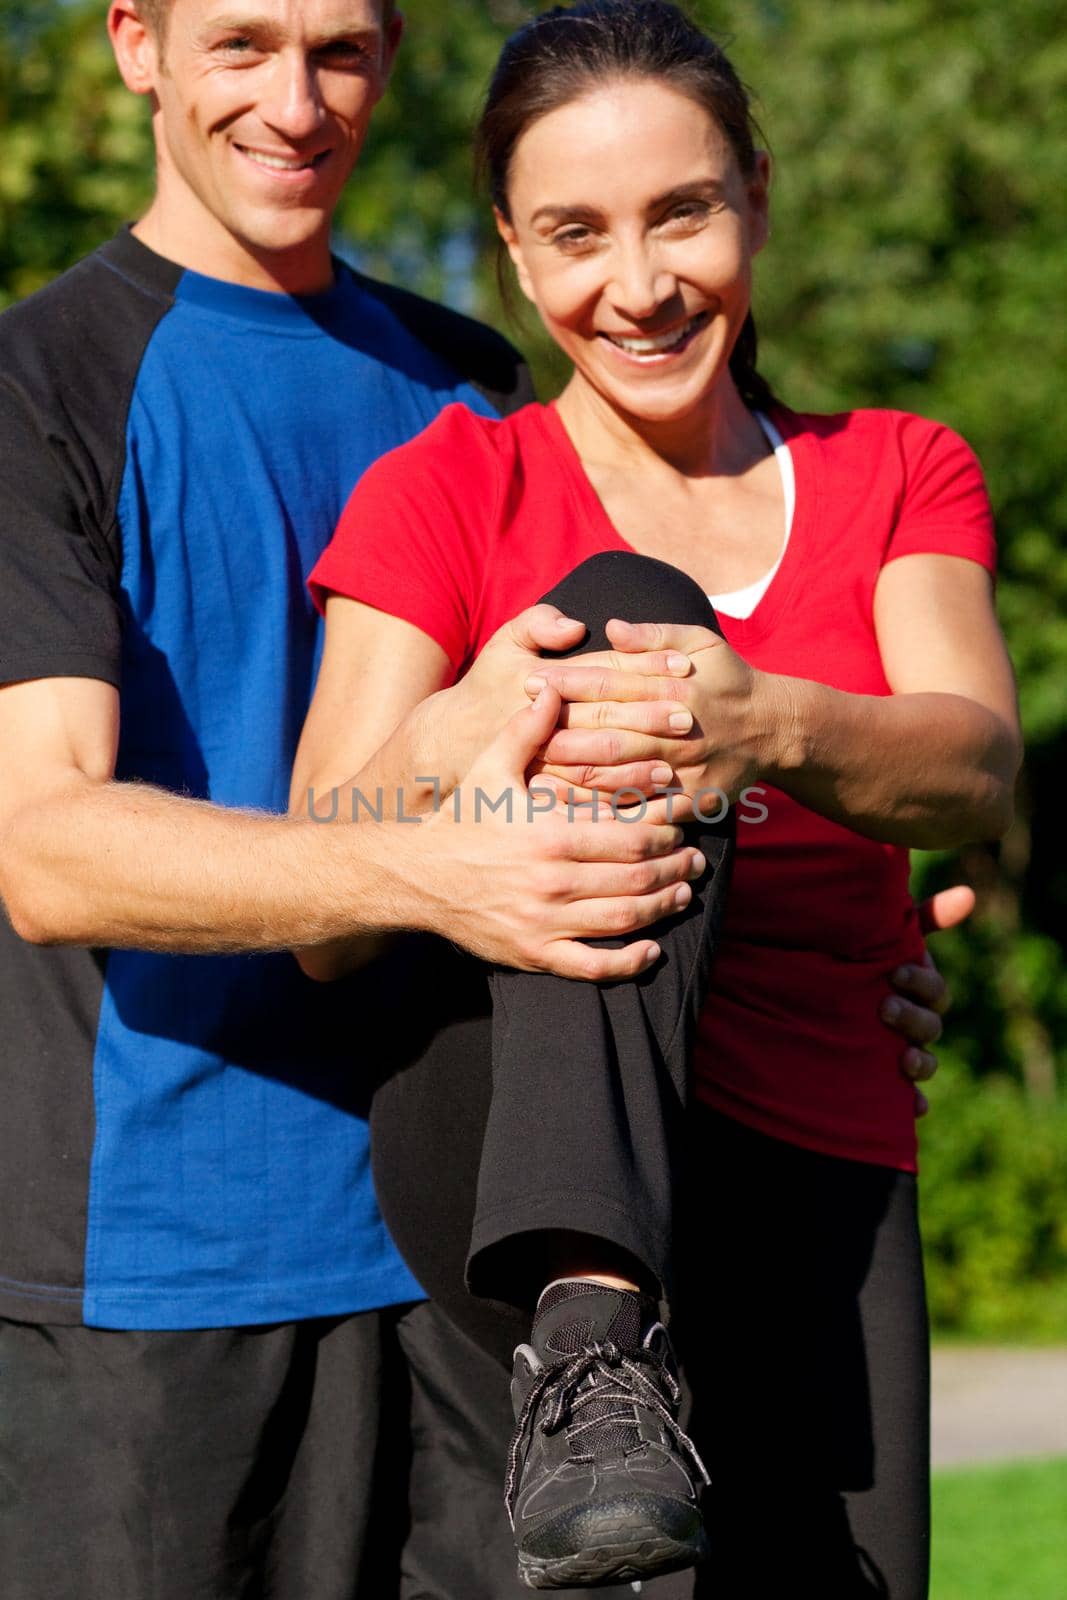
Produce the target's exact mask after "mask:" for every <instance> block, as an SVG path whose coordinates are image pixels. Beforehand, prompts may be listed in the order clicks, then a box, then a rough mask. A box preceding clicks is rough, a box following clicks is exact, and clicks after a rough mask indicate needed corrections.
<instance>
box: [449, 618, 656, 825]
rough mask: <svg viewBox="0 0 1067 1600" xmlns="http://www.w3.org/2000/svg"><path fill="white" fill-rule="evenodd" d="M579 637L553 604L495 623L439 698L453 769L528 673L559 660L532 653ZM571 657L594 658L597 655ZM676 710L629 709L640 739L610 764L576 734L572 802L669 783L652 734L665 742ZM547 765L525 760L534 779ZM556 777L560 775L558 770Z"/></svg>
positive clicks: (508, 707) (496, 726)
mask: <svg viewBox="0 0 1067 1600" xmlns="http://www.w3.org/2000/svg"><path fill="white" fill-rule="evenodd" d="M584 634H585V624H584V623H583V622H580V621H576V620H575V619H573V618H570V617H565V616H564V615H563V613H562V612H561V611H559V610H558V609H557V608H556V607H555V606H551V605H544V604H542V605H536V606H529V607H528V608H527V609H526V610H525V611H523V612H520V614H519V615H518V616H517V617H513V618H512V620H511V621H510V622H506V623H505V624H504V625H503V627H501V628H498V630H497V632H496V633H495V634H494V635H493V637H492V638H491V639H490V640H489V643H488V644H487V645H486V646H485V648H484V650H483V651H482V652H481V654H480V655H479V657H478V659H477V660H476V661H475V662H474V664H473V666H472V667H471V669H470V671H469V672H468V673H467V674H466V676H465V677H464V678H462V679H461V680H460V681H459V683H457V684H455V685H453V687H452V688H451V689H449V690H448V691H446V696H443V697H442V711H444V709H445V705H446V703H447V709H448V718H449V732H450V745H451V748H452V751H453V759H454V765H455V770H456V771H457V772H463V771H465V770H466V768H467V767H468V766H469V765H470V763H471V761H473V760H474V759H475V757H476V756H477V755H478V753H479V752H480V751H481V750H482V749H484V747H485V745H486V743H487V742H488V741H489V740H491V739H493V738H495V736H496V735H497V733H498V732H499V731H500V729H501V728H503V727H504V725H505V723H506V722H507V721H508V720H509V718H510V717H512V716H513V715H514V714H515V712H516V711H518V710H519V709H520V708H521V707H522V706H523V705H525V704H526V703H527V695H526V693H525V685H526V683H527V682H528V680H529V679H530V676H531V673H535V672H541V671H542V670H543V669H544V668H546V667H549V666H556V665H558V666H560V667H562V666H564V665H566V663H565V662H559V663H555V662H544V661H543V660H542V658H541V654H540V652H541V651H542V650H550V651H560V650H569V649H573V648H574V646H575V645H577V644H580V643H581V640H582V637H583V635H584ZM576 659H578V660H580V661H585V660H589V661H595V660H597V659H599V658H598V657H593V656H588V657H580V658H576ZM587 709H588V710H589V712H590V720H589V724H588V726H590V727H596V726H597V724H596V721H595V717H596V712H597V707H595V706H592V707H588V708H587ZM678 709H679V707H678V706H672V707H670V708H669V709H668V708H664V707H662V706H652V707H649V706H640V707H634V709H633V711H632V713H631V718H632V720H633V721H634V723H635V726H636V727H637V728H639V729H640V730H641V736H640V738H635V739H634V740H633V751H634V753H633V754H632V755H630V754H627V755H625V756H623V757H622V758H621V759H620V760H618V761H615V760H613V759H601V756H602V755H603V756H605V757H610V754H611V752H610V750H609V749H608V748H607V747H606V745H605V744H604V742H603V741H601V740H598V739H596V738H595V736H589V735H587V736H586V737H585V739H584V740H581V739H580V740H579V741H578V742H577V743H576V744H575V745H573V746H572V748H573V749H574V750H575V752H576V753H575V756H574V759H575V761H576V762H577V763H579V764H580V771H576V772H574V773H572V774H570V775H569V776H568V777H567V778H566V782H567V784H568V785H570V786H572V787H573V788H574V789H575V790H576V792H577V794H578V798H580V799H581V798H587V797H588V796H589V795H590V794H591V793H592V791H593V790H597V791H600V792H603V793H614V792H617V791H621V790H623V789H636V790H639V791H640V792H641V793H642V794H645V795H652V794H654V793H655V791H656V789H657V788H666V787H667V785H668V784H669V783H670V782H671V768H670V767H669V766H667V765H666V764H665V763H664V761H663V760H662V758H661V757H659V756H658V755H657V753H656V750H655V747H654V745H655V740H656V737H657V736H661V737H663V738H665V739H669V736H670V734H671V727H670V723H669V720H668V716H669V710H674V711H677V710H678ZM566 710H567V708H565V712H564V716H565V715H566ZM601 726H602V724H601ZM552 770H554V769H552V768H551V766H550V764H549V762H548V760H547V758H545V759H539V760H536V761H535V762H534V763H533V764H532V765H531V767H530V773H529V776H530V777H531V778H536V777H538V776H540V775H541V774H542V773H546V772H551V771H552ZM557 775H559V776H563V769H562V768H560V769H558V772H557Z"/></svg>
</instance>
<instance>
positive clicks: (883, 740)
mask: <svg viewBox="0 0 1067 1600" xmlns="http://www.w3.org/2000/svg"><path fill="white" fill-rule="evenodd" d="M874 620H875V629H876V632H877V637H878V644H879V648H880V650H881V655H882V663H883V667H884V670H885V675H886V678H887V679H888V681H889V685H890V688H891V689H892V691H893V692H892V694H891V695H889V696H877V695H856V694H847V693H844V692H842V691H841V690H837V689H829V688H827V687H826V686H825V685H823V684H818V683H810V682H807V681H806V680H803V679H796V678H779V679H777V680H772V681H771V682H770V683H769V684H765V685H764V686H763V687H764V689H766V690H769V691H770V694H771V696H772V698H773V699H774V700H775V701H776V702H777V704H778V706H779V715H778V720H777V728H776V730H775V731H773V732H772V734H771V736H770V739H769V744H770V749H769V751H768V760H767V761H766V763H765V764H764V765H763V772H762V775H763V776H764V777H766V778H767V780H768V781H769V782H771V783H774V784H776V785H777V786H778V787H780V788H782V789H784V790H785V791H786V792H787V793H788V794H790V795H792V796H793V798H794V799H796V800H799V801H801V803H802V804H804V805H806V806H808V807H810V808H811V810H813V811H817V812H819V813H821V815H823V816H825V817H830V818H832V819H833V820H834V821H836V822H842V823H844V824H845V825H846V826H847V827H850V828H852V829H854V830H855V831H856V832H857V833H862V834H864V835H866V836H867V837H868V838H872V839H879V840H882V841H884V842H886V843H890V844H900V845H910V846H913V847H915V848H918V849H950V848H952V847H953V846H955V845H959V844H962V843H965V842H967V841H970V840H975V839H992V838H999V837H1000V836H1001V835H1002V834H1003V833H1005V832H1006V831H1007V829H1008V827H1009V825H1010V823H1011V819H1012V810H1013V794H1014V787H1015V779H1016V776H1017V774H1018V771H1019V766H1020V763H1021V760H1022V735H1021V731H1020V727H1019V714H1018V704H1017V697H1016V692H1015V679H1014V675H1013V673H1012V668H1011V662H1010V661H1009V659H1008V653H1007V650H1006V648H1005V645H1004V641H1003V638H1002V636H1001V633H1000V629H999V627H998V625H997V619H996V612H995V610H994V605H993V583H992V579H991V578H990V576H989V574H988V573H987V572H986V571H985V569H984V568H982V567H980V566H979V565H978V564H977V563H976V562H973V561H967V560H964V559H962V558H961V557H959V556H946V555H908V556H902V557H900V559H899V560H896V561H892V562H890V563H889V564H888V565H887V566H886V567H884V568H883V569H882V572H881V574H880V576H879V579H878V584H877V588H876V590H875V601H874ZM759 693H760V686H759V684H758V683H757V684H755V685H754V686H753V694H754V696H755V697H756V699H757V700H758V698H759Z"/></svg>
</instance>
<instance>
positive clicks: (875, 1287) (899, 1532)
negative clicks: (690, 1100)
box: [671, 1106, 930, 1600]
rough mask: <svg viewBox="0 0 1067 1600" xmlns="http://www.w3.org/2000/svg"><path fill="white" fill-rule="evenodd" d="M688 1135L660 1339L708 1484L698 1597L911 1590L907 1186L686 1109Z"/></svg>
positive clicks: (923, 1328)
mask: <svg viewBox="0 0 1067 1600" xmlns="http://www.w3.org/2000/svg"><path fill="white" fill-rule="evenodd" d="M691 1129H692V1135H693V1143H692V1170H691V1173H690V1180H689V1184H688V1188H687V1192H686V1201H685V1221H684V1224H681V1225H680V1227H679V1233H678V1249H679V1254H680V1258H681V1259H680V1261H679V1270H678V1295H677V1298H676V1302H675V1314H674V1317H673V1320H672V1325H671V1331H672V1334H673V1336H674V1339H675V1344H676V1347H677V1349H678V1351H679V1354H680V1356H681V1360H682V1366H683V1369H684V1372H685V1376H686V1380H687V1384H688V1386H689V1388H690V1390H691V1392H692V1395H693V1409H692V1413H691V1416H690V1419H689V1426H690V1429H691V1432H692V1434H693V1437H694V1439H695V1440H696V1443H697V1446H698V1448H699V1449H700V1451H701V1452H702V1454H703V1456H704V1460H705V1462H706V1464H707V1466H708V1470H709V1472H710V1474H711V1479H712V1483H711V1488H710V1490H709V1491H708V1492H707V1494H706V1496H705V1502H704V1510H705V1521H706V1524H707V1527H708V1533H709V1538H710V1542H711V1558H710V1561H709V1563H708V1564H707V1566H706V1567H705V1568H703V1569H701V1571H700V1573H699V1575H698V1577H697V1580H696V1588H695V1596H696V1600H747V1597H748V1596H750V1595H786V1594H788V1595H798V1596H803V1595H807V1594H811V1595H818V1596H819V1597H820V1600H926V1594H927V1585H928V1563H929V1539H930V1517H929V1421H928V1417H929V1351H928V1333H927V1323H926V1307H925V1293H924V1285H923V1270H922V1254H921V1246H920V1241H919V1233H918V1221H917V1204H916V1183H915V1179H914V1177H913V1176H912V1175H911V1174H910V1173H901V1172H895V1171H892V1170H891V1169H889V1168H881V1167H875V1166H870V1165H868V1164H866V1163H862V1162H854V1161H844V1160H839V1159H836V1158H834V1157H830V1156H823V1155H819V1154H817V1153H814V1152H811V1151H807V1150H802V1149H800V1148H799V1147H796V1146H791V1145H787V1144H784V1143H782V1142H781V1141H779V1140H776V1139H770V1138H767V1137H765V1136H764V1135H762V1134H758V1133H754V1132H752V1131H751V1130H749V1129H746V1128H743V1127H741V1126H739V1125H738V1124H736V1123H732V1122H730V1121H729V1120H728V1119H726V1118H724V1117H719V1116H715V1115H713V1114H712V1113H710V1112H708V1111H707V1110H705V1109H704V1108H703V1107H700V1106H694V1107H693V1109H692V1112H691Z"/></svg>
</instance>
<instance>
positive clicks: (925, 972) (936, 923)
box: [881, 884, 975, 1117]
mask: <svg viewBox="0 0 1067 1600" xmlns="http://www.w3.org/2000/svg"><path fill="white" fill-rule="evenodd" d="M974 903H975V901H974V890H973V889H969V888H967V887H966V885H964V884H957V885H956V886H955V887H954V888H952V889H942V890H941V891H940V893H939V894H935V895H931V896H930V898H929V899H928V900H924V901H923V902H922V904H921V905H920V906H919V921H920V924H921V926H922V930H923V932H924V933H927V934H929V933H938V932H940V931H941V930H943V929H945V928H955V927H956V926H957V925H958V924H959V923H961V922H965V921H966V919H967V918H968V917H969V916H970V914H971V912H972V911H973V910H974ZM889 981H890V982H891V983H892V985H893V988H894V989H895V990H896V991H897V992H896V994H895V995H890V996H889V997H888V998H887V999H886V1000H884V1001H883V1002H882V1012H881V1015H882V1021H883V1022H884V1023H886V1025H887V1026H888V1027H890V1028H892V1029H893V1031H894V1033H899V1034H900V1036H901V1038H902V1039H905V1040H907V1042H908V1048H907V1049H906V1050H905V1051H904V1053H903V1055H902V1056H901V1058H900V1070H901V1072H902V1073H903V1074H904V1076H905V1077H906V1078H910V1079H911V1081H912V1083H915V1084H919V1083H927V1082H929V1080H930V1079H931V1078H932V1077H933V1076H934V1074H935V1072H936V1071H937V1057H936V1056H935V1055H934V1054H933V1053H932V1052H931V1051H930V1050H929V1049H928V1048H927V1046H929V1045H932V1044H936V1043H937V1041H938V1040H939V1039H940V1037H941V1033H942V1027H943V1024H942V1018H943V1017H944V1016H945V1015H946V1013H947V1012H948V1009H949V1007H950V1006H951V1004H952V1000H951V997H950V995H949V992H948V985H947V984H946V983H945V980H944V978H943V977H942V976H941V974H940V972H938V970H937V967H936V965H935V963H934V959H933V957H932V956H931V955H930V953H929V951H927V952H926V953H925V955H924V957H923V960H922V962H920V963H917V964H916V963H912V964H911V965H909V966H903V967H898V968H897V970H896V972H894V973H893V975H892V977H891V978H890V980H889ZM929 1109H930V1104H929V1101H928V1100H927V1098H926V1096H925V1095H924V1094H923V1092H922V1090H921V1089H918V1088H917V1089H916V1091H915V1115H916V1116H917V1117H925V1115H926V1113H927V1112H928V1111H929Z"/></svg>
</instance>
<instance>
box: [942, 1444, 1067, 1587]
mask: <svg viewBox="0 0 1067 1600" xmlns="http://www.w3.org/2000/svg"><path fill="white" fill-rule="evenodd" d="M931 1600H1067V1457H1063V1458H1062V1459H1057V1460H1055V1461H1024V1462H1018V1463H1015V1464H1013V1465H1009V1466H995V1467H966V1468H960V1469H958V1470H953V1471H951V1472H937V1473H935V1474H934V1553H933V1584H932V1587H931Z"/></svg>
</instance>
